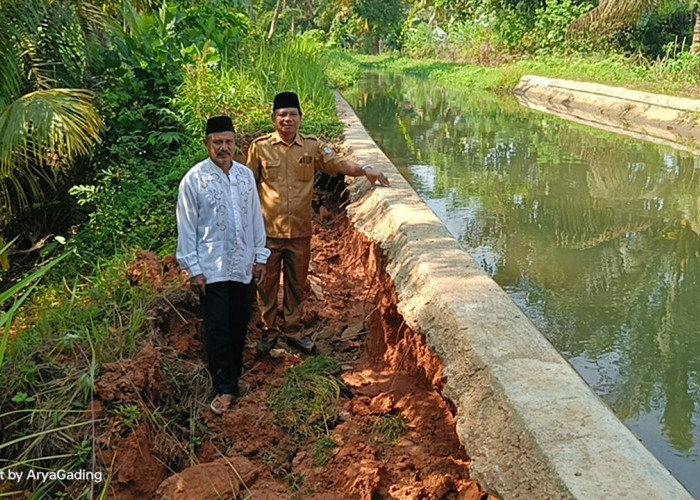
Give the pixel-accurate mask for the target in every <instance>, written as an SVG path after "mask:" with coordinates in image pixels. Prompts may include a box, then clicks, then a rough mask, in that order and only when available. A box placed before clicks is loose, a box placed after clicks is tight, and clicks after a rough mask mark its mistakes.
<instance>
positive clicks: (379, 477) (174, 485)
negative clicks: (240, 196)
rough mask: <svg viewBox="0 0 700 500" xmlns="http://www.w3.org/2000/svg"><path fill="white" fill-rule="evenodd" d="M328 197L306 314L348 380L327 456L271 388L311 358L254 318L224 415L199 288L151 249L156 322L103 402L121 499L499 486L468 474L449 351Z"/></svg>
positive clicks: (321, 347)
mask: <svg viewBox="0 0 700 500" xmlns="http://www.w3.org/2000/svg"><path fill="white" fill-rule="evenodd" d="M322 201H323V204H322V205H321V206H320V211H319V212H320V213H319V215H318V216H317V218H316V220H315V222H314V226H315V227H314V235H313V237H312V249H313V255H312V264H311V272H310V276H309V281H308V290H307V293H306V296H307V299H306V303H305V304H306V306H305V316H304V321H305V324H307V326H308V327H309V329H310V330H312V331H313V332H314V333H313V335H314V337H315V340H316V343H317V347H318V349H317V350H318V352H317V353H316V354H315V355H323V356H327V357H330V358H333V359H335V360H337V361H338V362H339V364H340V367H341V370H340V372H341V373H339V374H338V376H339V377H340V379H341V380H342V381H343V383H344V384H345V386H346V387H347V389H348V390H347V391H346V392H345V395H344V397H342V398H341V399H339V400H338V405H339V408H338V414H339V415H340V417H341V418H340V421H339V423H337V425H335V423H334V425H335V427H333V428H329V429H328V438H329V441H330V442H332V446H331V447H330V449H331V451H330V452H329V453H328V456H327V457H326V458H325V459H324V460H322V461H319V460H318V446H319V441H318V439H314V438H311V437H310V438H308V439H306V440H303V439H302V440H300V439H298V438H293V437H292V436H290V435H289V434H288V433H285V431H284V430H283V429H282V427H280V426H279V425H278V423H279V419H278V418H277V417H276V416H275V414H274V412H273V409H272V408H271V407H270V404H269V395H270V394H271V391H273V390H274V389H275V388H278V387H279V386H280V385H281V384H282V382H283V379H284V374H285V371H286V370H287V369H288V368H289V367H290V366H295V365H298V364H299V363H302V362H303V361H304V359H306V358H308V357H307V356H305V355H302V354H301V353H298V352H296V351H294V350H293V349H291V348H289V347H287V346H286V345H283V344H281V343H278V345H277V348H278V349H277V350H275V351H273V354H274V357H273V356H269V357H264V358H259V357H256V355H255V349H254V345H255V342H256V341H257V339H258V338H259V330H258V328H257V327H256V326H255V325H256V321H255V319H254V320H253V321H252V322H251V325H252V326H251V332H250V335H249V338H248V345H247V349H246V352H245V369H244V370H245V371H244V376H243V378H244V379H245V380H247V381H248V382H250V384H251V391H250V392H249V393H248V394H247V395H245V396H243V397H240V398H238V399H237V400H236V402H235V406H234V408H233V409H232V410H231V411H229V412H227V413H225V414H224V415H222V416H216V415H214V414H212V412H211V411H210V410H209V409H208V403H209V400H210V399H211V397H212V396H213V394H212V389H211V382H210V380H209V379H208V375H207V373H206V368H205V356H204V349H203V345H202V334H201V324H200V323H201V322H200V319H199V314H198V311H197V299H196V297H195V296H194V295H193V294H192V292H190V291H189V290H188V288H187V286H186V277H185V276H184V274H183V273H182V272H181V271H180V270H179V268H178V267H177V264H176V263H175V262H174V261H173V259H172V258H169V259H166V260H165V261H160V260H159V259H157V258H156V257H155V256H153V255H152V254H147V253H143V254H142V255H141V256H140V258H139V259H138V260H137V261H136V262H134V263H133V264H132V266H131V268H130V270H129V272H130V275H131V279H132V280H133V281H134V283H135V284H136V286H152V287H154V288H155V289H156V290H160V291H162V297H163V300H160V301H159V302H158V303H157V305H156V306H154V309H153V311H152V314H153V316H154V317H155V321H154V325H156V326H155V327H154V329H153V332H151V334H150V336H149V341H148V343H147V344H146V345H145V347H143V349H142V350H141V351H140V353H139V354H138V356H137V357H135V359H133V360H122V361H120V362H119V363H112V364H109V365H105V366H104V367H103V371H102V374H101V377H100V379H99V381H98V398H97V400H96V402H95V403H94V405H93V410H94V412H95V414H98V415H100V416H101V417H104V418H106V419H107V420H108V421H109V425H107V426H106V427H105V428H104V429H103V431H102V434H101V437H100V439H99V444H100V452H99V453H98V461H99V462H100V464H101V465H102V467H105V468H110V469H111V471H112V478H111V483H110V487H109V497H110V498H118V499H137V498H138V499H143V498H172V499H175V498H177V499H198V500H203V499H207V498H275V499H284V498H290V499H291V498H310V499H338V498H362V499H375V498H405V499H419V498H420V499H427V498H436V499H437V498H460V499H469V500H476V499H486V498H487V497H488V495H486V494H485V493H484V492H483V491H482V489H481V488H480V486H479V485H478V484H476V483H475V482H474V481H471V480H470V479H469V459H468V457H467V456H466V455H465V452H464V450H463V449H462V447H461V446H460V443H459V441H458V439H457V435H456V432H455V423H454V419H453V413H452V411H453V410H452V409H451V408H450V406H449V404H448V402H447V401H446V400H444V399H443V398H442V397H441V395H440V388H441V385H442V382H443V380H442V372H441V366H440V363H439V360H438V359H437V358H436V357H435V356H434V355H432V353H431V352H430V351H429V350H428V349H427V347H426V346H425V345H424V343H423V341H422V338H421V337H420V336H419V335H416V334H415V333H414V332H412V331H411V330H410V329H409V328H408V327H406V325H405V324H404V323H403V321H402V318H401V317H400V315H399V314H398V313H397V311H396V297H395V293H394V291H393V287H392V285H391V282H390V279H389V278H388V277H387V275H386V274H385V272H384V261H383V257H382V255H381V251H380V250H378V249H377V248H376V247H374V245H372V244H371V243H370V242H367V241H365V240H364V239H363V238H362V237H361V236H360V235H358V234H357V233H356V232H355V231H354V230H353V229H352V227H351V225H350V224H349V223H348V221H347V218H346V216H345V214H344V213H343V211H342V210H339V209H338V203H337V202H333V201H332V200H331V198H330V197H325V199H323V200H322ZM329 207H330V208H329ZM124 408H138V410H133V413H134V414H135V415H136V417H134V418H132V419H131V420H127V419H126V417H125V415H124V413H125V412H124ZM173 408H175V409H173ZM144 415H150V416H151V417H152V418H150V419H146V418H143V416H144ZM165 415H169V418H167V419H166V418H164V416H165ZM387 415H394V416H397V415H400V416H401V417H402V419H403V421H404V422H405V429H406V430H405V433H404V434H403V435H402V436H399V437H398V438H397V439H393V440H392V439H387V438H386V436H384V435H382V433H381V432H375V431H376V429H375V430H374V431H373V430H372V429H373V428H372V425H371V422H375V421H376V420H372V419H376V417H377V416H387ZM161 421H165V423H164V424H163V425H160V424H158V422H161ZM187 427H189V428H187ZM326 443H328V441H326Z"/></svg>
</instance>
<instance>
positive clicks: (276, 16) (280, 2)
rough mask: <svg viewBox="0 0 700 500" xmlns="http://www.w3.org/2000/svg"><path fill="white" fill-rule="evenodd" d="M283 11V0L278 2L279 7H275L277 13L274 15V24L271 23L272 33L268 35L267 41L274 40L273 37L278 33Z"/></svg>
mask: <svg viewBox="0 0 700 500" xmlns="http://www.w3.org/2000/svg"><path fill="white" fill-rule="evenodd" d="M281 10H282V0H277V5H275V12H274V13H273V14H272V22H271V23H270V32H269V33H268V34H267V39H268V41H269V40H272V37H273V36H274V35H275V31H277V21H278V20H279V17H280V11H281Z"/></svg>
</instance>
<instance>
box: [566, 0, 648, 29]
mask: <svg viewBox="0 0 700 500" xmlns="http://www.w3.org/2000/svg"><path fill="white" fill-rule="evenodd" d="M655 4H656V2H655V0H602V1H601V2H600V4H598V6H597V7H595V8H594V9H591V10H590V11H588V12H587V13H586V14H584V15H583V16H581V17H580V18H578V19H577V20H576V21H574V22H573V23H571V25H570V26H569V28H568V31H569V32H589V31H595V32H596V33H600V34H607V33H613V32H616V31H620V30H622V29H623V28H626V27H629V26H634V25H635V24H636V23H637V22H639V20H640V18H641V17H642V16H643V15H644V14H645V13H647V12H649V10H651V9H653V8H654V6H655Z"/></svg>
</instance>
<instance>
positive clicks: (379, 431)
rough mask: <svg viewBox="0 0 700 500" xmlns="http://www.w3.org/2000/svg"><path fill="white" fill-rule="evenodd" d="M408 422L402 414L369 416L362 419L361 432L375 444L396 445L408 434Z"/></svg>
mask: <svg viewBox="0 0 700 500" xmlns="http://www.w3.org/2000/svg"><path fill="white" fill-rule="evenodd" d="M406 430H407V428H406V421H405V420H404V418H403V417H402V416H401V414H390V415H368V416H366V417H364V418H363V419H362V425H361V426H360V428H359V432H360V433H362V434H366V435H368V436H369V437H370V439H372V440H373V441H375V442H383V443H387V444H389V445H395V444H396V443H398V442H399V440H400V439H401V438H402V437H403V436H404V435H405V434H406Z"/></svg>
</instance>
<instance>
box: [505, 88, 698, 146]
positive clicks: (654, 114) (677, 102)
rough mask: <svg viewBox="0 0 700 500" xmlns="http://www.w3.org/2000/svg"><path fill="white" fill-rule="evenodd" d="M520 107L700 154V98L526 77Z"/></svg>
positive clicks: (515, 91) (516, 92)
mask: <svg viewBox="0 0 700 500" xmlns="http://www.w3.org/2000/svg"><path fill="white" fill-rule="evenodd" d="M513 94H514V95H515V97H516V98H517V99H518V101H519V102H520V104H522V105H523V106H526V107H528V108H531V109H535V110H537V111H542V112H545V113H549V114H552V115H555V116H559V117H560V118H564V119H566V120H570V121H574V122H577V123H583V124H585V125H588V126H592V127H596V128H600V129H603V130H607V131H609V132H614V133H617V134H623V135H628V136H630V137H633V138H635V139H640V140H644V141H649V142H654V143H656V144H663V145H665V146H670V147H673V148H676V149H681V150H684V151H688V152H691V153H693V154H700V125H699V121H700V100H698V99H688V98H684V97H673V96H667V95H661V94H652V93H649V92H640V91H637V90H630V89H626V88H622V87H611V86H608V85H601V84H597V83H589V82H576V81H572V80H562V79H558V78H546V77H542V76H534V75H525V76H523V77H522V78H521V79H520V82H519V83H518V85H517V86H516V87H515V89H513Z"/></svg>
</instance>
